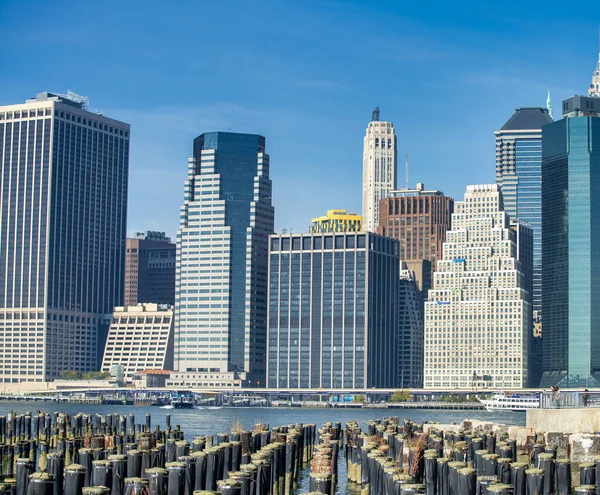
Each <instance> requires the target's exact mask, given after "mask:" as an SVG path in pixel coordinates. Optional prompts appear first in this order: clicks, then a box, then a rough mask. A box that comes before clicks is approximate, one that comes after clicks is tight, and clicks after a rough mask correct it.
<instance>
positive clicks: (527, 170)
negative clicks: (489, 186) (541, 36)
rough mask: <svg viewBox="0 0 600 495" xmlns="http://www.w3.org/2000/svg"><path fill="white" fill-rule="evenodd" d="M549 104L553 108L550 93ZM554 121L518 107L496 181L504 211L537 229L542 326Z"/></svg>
mask: <svg viewBox="0 0 600 495" xmlns="http://www.w3.org/2000/svg"><path fill="white" fill-rule="evenodd" d="M547 105H548V106H549V107H550V108H551V103H550V92H548V101H547ZM550 122H552V117H551V116H550V112H549V109H546V108H537V107H534V108H517V109H516V110H515V113H514V114H513V116H512V117H511V118H510V119H508V121H507V122H506V123H505V124H504V125H503V126H502V128H501V129H500V130H499V131H496V132H495V135H496V184H498V186H500V190H501V191H502V198H503V200H504V210H505V211H506V212H507V213H508V214H509V215H510V216H511V217H512V218H519V219H520V220H523V221H525V222H527V223H528V224H529V225H531V227H532V229H533V317H534V320H535V322H536V327H537V331H538V332H539V327H540V325H541V327H542V333H543V321H542V127H544V126H545V125H546V124H549V123H550ZM532 353H533V358H534V365H533V369H531V370H530V371H531V373H532V374H531V379H532V380H534V381H535V380H536V379H537V380H539V378H540V376H539V370H540V369H541V342H540V339H539V338H535V339H534V340H533V341H532Z"/></svg>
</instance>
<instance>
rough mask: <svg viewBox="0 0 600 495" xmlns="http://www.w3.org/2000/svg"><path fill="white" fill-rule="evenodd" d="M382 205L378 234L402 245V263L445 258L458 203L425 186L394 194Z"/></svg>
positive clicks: (380, 203) (400, 190)
mask: <svg viewBox="0 0 600 495" xmlns="http://www.w3.org/2000/svg"><path fill="white" fill-rule="evenodd" d="M389 196H390V197H388V198H385V199H382V200H381V201H380V202H379V225H378V227H377V233H378V234H381V235H385V236H387V237H393V238H394V239H398V240H399V241H400V258H401V259H402V260H429V261H431V262H432V264H433V265H434V267H435V261H436V260H438V259H440V258H441V257H442V248H443V245H444V241H445V240H446V231H447V230H449V229H450V222H451V220H452V213H453V211H454V199H452V198H450V197H448V196H444V193H443V192H441V191H437V190H427V189H425V186H424V185H423V184H422V183H420V182H419V183H417V186H416V188H415V189H399V190H397V191H391V192H390V195H389Z"/></svg>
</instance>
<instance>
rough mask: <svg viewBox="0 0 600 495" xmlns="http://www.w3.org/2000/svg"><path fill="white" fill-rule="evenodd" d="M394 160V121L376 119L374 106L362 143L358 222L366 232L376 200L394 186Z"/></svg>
mask: <svg viewBox="0 0 600 495" xmlns="http://www.w3.org/2000/svg"><path fill="white" fill-rule="evenodd" d="M397 162H398V154H397V151H396V134H395V132H394V124H392V123H391V122H380V121H379V108H376V109H375V110H373V116H372V120H371V122H369V125H368V126H367V132H366V134H365V138H364V143H363V180H362V186H363V190H362V223H363V230H365V231H367V232H375V230H376V229H377V225H378V224H379V200H381V199H382V198H387V197H388V196H389V195H390V192H391V191H393V190H394V189H396V167H397Z"/></svg>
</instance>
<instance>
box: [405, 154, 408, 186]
mask: <svg viewBox="0 0 600 495" xmlns="http://www.w3.org/2000/svg"><path fill="white" fill-rule="evenodd" d="M404 172H405V174H406V189H408V153H406V157H405V159H404Z"/></svg>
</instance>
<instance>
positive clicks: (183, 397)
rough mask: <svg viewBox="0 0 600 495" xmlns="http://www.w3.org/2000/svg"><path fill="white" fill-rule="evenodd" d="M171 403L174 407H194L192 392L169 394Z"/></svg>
mask: <svg viewBox="0 0 600 495" xmlns="http://www.w3.org/2000/svg"><path fill="white" fill-rule="evenodd" d="M171 405H172V406H173V407H174V408H175V409H192V408H193V407H194V396H193V395H192V394H186V393H182V394H178V393H176V392H173V393H172V394H171Z"/></svg>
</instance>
